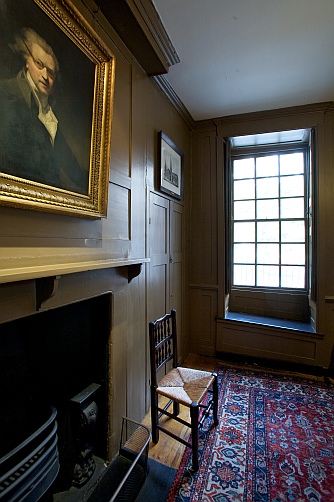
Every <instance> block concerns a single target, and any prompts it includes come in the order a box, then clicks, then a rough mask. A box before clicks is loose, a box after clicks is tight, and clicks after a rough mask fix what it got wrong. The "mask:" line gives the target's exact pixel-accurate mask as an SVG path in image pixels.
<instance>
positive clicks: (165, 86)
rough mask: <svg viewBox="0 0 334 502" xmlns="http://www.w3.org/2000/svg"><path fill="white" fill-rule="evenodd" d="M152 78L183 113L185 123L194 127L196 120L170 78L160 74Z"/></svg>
mask: <svg viewBox="0 0 334 502" xmlns="http://www.w3.org/2000/svg"><path fill="white" fill-rule="evenodd" d="M152 80H154V82H155V83H156V84H157V86H158V87H159V88H160V90H161V91H162V92H163V93H164V95H165V96H166V98H167V99H168V100H169V101H170V102H171V103H172V105H173V106H174V108H175V109H176V110H177V111H178V113H179V114H180V115H181V117H182V118H183V120H184V121H185V123H186V124H187V125H188V126H189V128H190V129H193V128H194V125H195V121H194V119H193V118H192V116H191V115H190V113H189V111H188V109H187V108H186V107H185V106H184V104H183V103H182V101H181V100H180V98H179V97H178V95H177V94H176V92H175V91H174V89H173V87H172V86H171V85H170V83H169V82H168V80H167V79H166V77H165V76H164V75H159V76H155V77H152Z"/></svg>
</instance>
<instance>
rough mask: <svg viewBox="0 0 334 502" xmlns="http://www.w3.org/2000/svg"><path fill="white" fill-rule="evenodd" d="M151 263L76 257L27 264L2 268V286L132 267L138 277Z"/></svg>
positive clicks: (0, 275) (135, 259) (131, 259)
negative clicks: (141, 270)
mask: <svg viewBox="0 0 334 502" xmlns="http://www.w3.org/2000/svg"><path fill="white" fill-rule="evenodd" d="M81 260H82V258H81ZM149 261H150V258H122V259H114V258H103V259H96V258H94V259H88V260H84V261H80V257H76V260H75V261H71V262H62V263H61V262H59V263H44V264H40V265H37V264H27V263H25V264H24V266H17V267H14V266H12V267H9V268H1V270H0V284H3V283H10V282H17V281H26V280H30V279H40V278H45V277H51V276H61V275H65V274H74V273H77V272H87V271H89V270H99V269H104V268H105V269H106V268H116V267H130V268H131V269H134V272H133V274H132V273H131V275H132V277H136V275H138V273H140V270H139V269H138V273H137V272H136V270H137V268H138V267H140V266H141V265H142V264H143V263H148V262H149Z"/></svg>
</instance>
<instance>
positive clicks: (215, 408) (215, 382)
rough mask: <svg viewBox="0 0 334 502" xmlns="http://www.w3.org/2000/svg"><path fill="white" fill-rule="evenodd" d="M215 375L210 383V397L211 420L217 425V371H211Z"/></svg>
mask: <svg viewBox="0 0 334 502" xmlns="http://www.w3.org/2000/svg"><path fill="white" fill-rule="evenodd" d="M212 374H213V376H214V377H215V379H214V381H213V384H212V399H213V422H214V424H215V425H216V426H217V425H218V423H219V420H218V376H217V373H212Z"/></svg>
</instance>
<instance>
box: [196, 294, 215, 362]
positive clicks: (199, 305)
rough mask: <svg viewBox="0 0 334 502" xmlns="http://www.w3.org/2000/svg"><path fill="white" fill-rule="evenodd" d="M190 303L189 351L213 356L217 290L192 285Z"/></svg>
mask: <svg viewBox="0 0 334 502" xmlns="http://www.w3.org/2000/svg"><path fill="white" fill-rule="evenodd" d="M190 303H191V314H190V338H191V352H193V353H195V354H201V355H204V356H215V354H216V315H217V290H212V289H209V288H207V289H205V288H195V287H192V288H191V291H190Z"/></svg>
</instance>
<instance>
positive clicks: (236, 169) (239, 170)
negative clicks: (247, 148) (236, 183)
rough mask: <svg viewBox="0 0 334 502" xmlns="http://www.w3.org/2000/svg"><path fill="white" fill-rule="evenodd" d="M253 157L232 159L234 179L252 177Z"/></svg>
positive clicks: (253, 170)
mask: <svg viewBox="0 0 334 502" xmlns="http://www.w3.org/2000/svg"><path fill="white" fill-rule="evenodd" d="M254 172H255V167H254V158H253V157H250V158H247V159H236V160H234V161H233V178H234V179H235V180H238V179H243V178H254Z"/></svg>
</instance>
